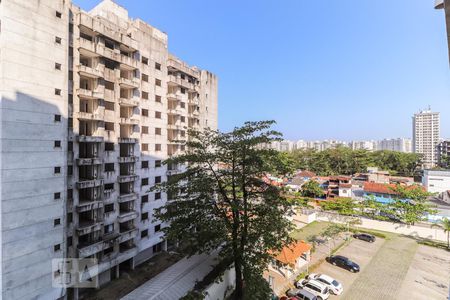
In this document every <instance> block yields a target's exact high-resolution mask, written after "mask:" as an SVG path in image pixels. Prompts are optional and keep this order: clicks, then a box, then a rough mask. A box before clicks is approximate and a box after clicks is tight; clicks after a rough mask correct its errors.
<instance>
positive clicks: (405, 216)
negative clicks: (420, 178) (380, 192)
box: [388, 184, 436, 225]
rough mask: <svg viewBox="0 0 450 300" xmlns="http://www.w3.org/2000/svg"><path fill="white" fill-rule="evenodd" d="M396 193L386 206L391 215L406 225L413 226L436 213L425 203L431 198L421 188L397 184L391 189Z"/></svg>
mask: <svg viewBox="0 0 450 300" xmlns="http://www.w3.org/2000/svg"><path fill="white" fill-rule="evenodd" d="M392 190H393V191H394V192H396V194H397V195H396V196H395V198H393V201H392V202H391V203H390V204H388V207H389V209H390V210H391V213H392V214H393V215H395V216H397V217H398V218H399V219H400V220H402V221H403V222H405V223H407V224H412V225H414V223H415V222H419V221H422V220H424V219H425V217H426V215H427V214H433V213H436V210H435V209H433V207H432V205H431V204H429V203H428V202H427V198H428V197H429V196H431V194H430V193H428V192H427V191H425V190H424V189H423V187H422V186H419V185H413V186H403V185H400V184H397V185H396V186H395V187H393V188H392Z"/></svg>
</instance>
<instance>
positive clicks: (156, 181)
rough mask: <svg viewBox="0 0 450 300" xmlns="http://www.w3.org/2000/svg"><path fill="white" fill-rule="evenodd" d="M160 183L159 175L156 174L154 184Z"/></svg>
mask: <svg viewBox="0 0 450 300" xmlns="http://www.w3.org/2000/svg"><path fill="white" fill-rule="evenodd" d="M159 183H161V176H156V177H155V184H159Z"/></svg>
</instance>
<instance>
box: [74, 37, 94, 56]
mask: <svg viewBox="0 0 450 300" xmlns="http://www.w3.org/2000/svg"><path fill="white" fill-rule="evenodd" d="M77 41H78V49H82V50H85V51H88V52H90V53H91V54H95V52H96V51H95V50H96V47H95V43H94V42H92V41H90V40H86V39H83V38H77Z"/></svg>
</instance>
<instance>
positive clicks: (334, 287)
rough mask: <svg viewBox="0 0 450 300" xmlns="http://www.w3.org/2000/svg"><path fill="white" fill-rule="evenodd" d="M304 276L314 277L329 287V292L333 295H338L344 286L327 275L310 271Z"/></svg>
mask: <svg viewBox="0 0 450 300" xmlns="http://www.w3.org/2000/svg"><path fill="white" fill-rule="evenodd" d="M306 278H307V279H314V280H317V281H320V282H322V283H324V284H325V285H326V286H327V287H328V288H329V289H330V292H331V293H333V294H334V295H340V294H342V292H343V291H344V287H343V286H342V284H341V283H340V282H339V281H337V280H336V279H334V278H333V277H330V276H328V275H325V274H314V273H311V274H309V275H308V276H307V277H306Z"/></svg>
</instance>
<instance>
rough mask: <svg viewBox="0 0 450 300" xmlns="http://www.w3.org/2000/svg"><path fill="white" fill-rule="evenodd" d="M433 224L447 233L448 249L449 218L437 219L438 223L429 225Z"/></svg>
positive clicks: (449, 239) (449, 238)
mask: <svg viewBox="0 0 450 300" xmlns="http://www.w3.org/2000/svg"><path fill="white" fill-rule="evenodd" d="M435 226H437V227H440V228H442V230H444V232H445V233H447V248H449V249H450V219H447V218H445V219H442V220H441V221H439V224H433V225H432V226H431V227H435Z"/></svg>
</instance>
